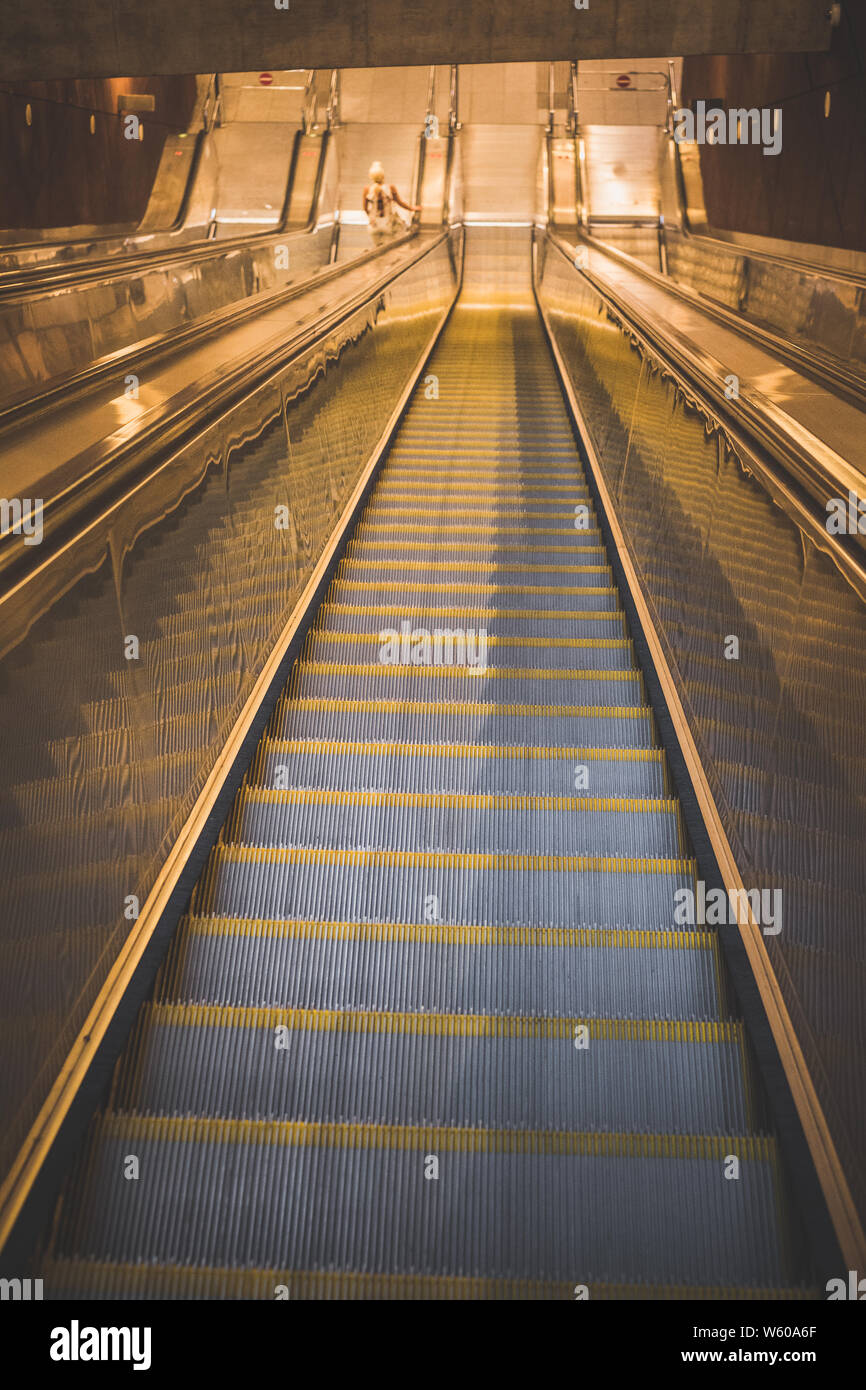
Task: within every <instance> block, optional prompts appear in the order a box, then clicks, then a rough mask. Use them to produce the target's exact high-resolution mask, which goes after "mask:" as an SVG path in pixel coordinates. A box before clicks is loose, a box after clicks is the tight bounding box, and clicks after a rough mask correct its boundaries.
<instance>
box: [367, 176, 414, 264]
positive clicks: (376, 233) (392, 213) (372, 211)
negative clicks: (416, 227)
mask: <svg viewBox="0 0 866 1390" xmlns="http://www.w3.org/2000/svg"><path fill="white" fill-rule="evenodd" d="M398 207H399V208H405V209H406V211H407V212H411V213H412V216H413V217H414V216H415V213H417V212H420V211H421V209H420V207H417V206H416V205H415V204H413V203H404V201H403V199H402V198H401V197H400V194H399V192H398V191H397V188H396V187H395V185H394V184H393V183H386V182H385V170H384V169H383V168H382V165H381V164H380V163H379V162H378V160H377V161H376V163H375V164H371V165H370V182H369V183H368V184H367V187H366V188H365V189H364V211H365V213H366V214H367V221H368V223H369V224H370V234H371V235H372V238H373V241H374V243H375V244H376V246H381V245H382V244H383V242H386V241H388V240H389V239H390V238H391V237H393V236H399V234H400V233H401V232H405V231H406V230H407V226H406V222H405V220H404V219H403V218H402V217H401V216H400V214H399V212H398V211H397V208H398Z"/></svg>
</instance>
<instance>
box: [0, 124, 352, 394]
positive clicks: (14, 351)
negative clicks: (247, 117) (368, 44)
mask: <svg viewBox="0 0 866 1390" xmlns="http://www.w3.org/2000/svg"><path fill="white" fill-rule="evenodd" d="M322 154H324V156H325V161H326V167H325V169H324V170H322V171H321V174H320V172H319V171H320V165H321V156H322ZM334 158H335V153H334V151H333V150H332V149H331V148H330V147H325V148H324V150H323V146H322V140H321V138H319V137H313V136H310V137H303V138H299V140H298V146H297V150H296V160H295V164H296V167H297V169H298V171H299V172H298V180H297V187H296V188H294V189H293V190H292V195H291V198H290V200H289V202H288V203H287V205H286V209H285V211H286V215H287V217H290V218H291V219H292V225H294V226H295V227H300V226H304V225H305V224H307V223H308V222H309V221H310V219H311V218H315V217H316V216H318V219H319V221H318V224H317V225H316V226H314V227H313V229H312V231H311V232H310V234H309V235H300V234H297V233H295V234H294V235H292V234H291V233H290V232H288V231H284V232H282V233H280V234H277V235H275V236H272V237H264V238H260V237H255V238H252V239H249V240H247V241H245V242H241V243H240V244H237V245H232V246H230V247H228V246H227V247H226V248H225V249H224V250H215V249H214V248H213V247H211V246H207V247H204V246H203V247H200V248H198V249H197V250H194V251H192V252H190V251H187V252H185V253H183V254H182V255H181V256H180V257H179V258H177V259H172V258H170V257H169V258H166V259H164V260H157V261H156V263H155V264H148V265H146V266H144V267H142V266H141V265H133V266H127V267H122V266H118V268H117V269H116V270H112V271H111V272H109V273H106V274H103V275H102V276H100V277H99V278H95V277H94V276H90V277H88V276H83V277H82V276H81V275H80V274H79V275H71V276H70V277H69V279H68V282H64V283H63V284H62V285H59V286H57V287H55V288H50V287H49V288H45V289H42V290H38V291H37V292H29V291H27V290H26V289H25V290H23V291H21V292H19V293H12V294H8V295H6V296H4V297H3V298H2V300H0V408H3V407H8V406H10V405H13V404H15V403H16V402H19V401H25V400H27V399H28V398H29V397H30V396H31V395H34V394H36V393H38V392H41V391H44V390H46V389H49V388H52V387H56V386H58V385H60V384H61V383H63V382H65V381H67V380H71V379H72V378H74V377H75V376H76V375H77V374H79V373H80V372H82V371H83V370H84V369H85V368H89V367H90V366H91V364H93V363H96V362H99V361H107V360H108V359H114V363H113V364H114V366H116V367H118V368H119V367H120V364H121V360H122V359H121V355H123V356H125V357H128V358H132V359H134V358H135V356H136V352H137V351H139V350H140V349H141V348H142V347H143V346H145V345H147V344H149V343H150V342H151V341H152V340H153V339H155V338H156V337H158V336H161V335H166V334H171V333H172V332H175V331H177V330H181V329H187V328H189V327H190V326H191V325H193V324H195V323H196V322H197V321H198V320H202V319H204V318H205V317H206V316H207V315H209V314H212V313H214V312H216V311H217V310H220V309H224V308H226V307H228V306H230V305H233V304H237V303H239V302H241V301H244V300H249V299H250V298H251V297H253V296H255V295H258V294H262V293H266V292H272V291H275V290H279V289H283V288H286V287H288V286H290V285H293V284H298V283H301V282H302V281H304V280H306V279H307V278H308V277H309V276H310V275H311V274H313V273H314V272H315V271H316V270H317V269H319V268H321V267H323V266H326V265H327V264H328V262H329V259H330V252H331V240H332V226H333V217H334V212H335V205H334V203H333V202H332V204H331V206H330V208H327V207H326V206H325V202H324V199H325V197H330V198H331V199H333V198H334V197H335V191H336V179H335V175H334V173H333V172H331V171H330V169H328V161H330V162H331V163H332V162H333V160H334ZM309 165H315V170H316V172H315V173H314V174H313V175H312V176H311V175H310V173H309ZM320 193H321V197H319V194H320ZM280 196H281V199H283V200H284V199H285V197H286V189H285V185H283V187H282V189H281V195H280ZM282 216H283V209H282V203H281V207H280V212H279V214H278V220H280V219H281V218H282ZM130 370H133V371H134V370H135V367H134V365H133V366H131V368H130Z"/></svg>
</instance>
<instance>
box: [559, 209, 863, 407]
mask: <svg viewBox="0 0 866 1390" xmlns="http://www.w3.org/2000/svg"><path fill="white" fill-rule="evenodd" d="M581 239H582V240H583V241H584V242H585V243H586V245H588V246H592V247H594V248H595V249H596V250H597V251H600V252H602V254H603V255H605V256H609V257H610V258H611V260H617V261H619V262H620V263H621V264H622V265H625V266H627V267H628V269H629V270H633V271H634V272H635V273H636V274H638V275H641V276H643V278H644V279H645V280H648V281H649V282H650V283H651V284H654V285H658V286H659V288H660V289H664V290H667V291H668V292H669V293H670V294H673V295H676V296H677V298H679V299H681V300H682V301H683V302H684V303H686V304H688V305H689V306H690V307H691V308H696V309H700V311H701V312H702V313H706V314H709V315H710V317H711V318H714V319H716V320H717V321H718V322H719V323H721V324H723V325H724V327H726V328H733V329H734V330H735V331H736V332H737V333H740V334H741V335H742V336H743V337H745V338H751V339H752V341H753V342H755V343H756V344H757V345H758V347H761V348H764V349H766V351H768V352H773V353H775V354H776V356H777V357H781V358H783V359H784V360H786V361H788V362H789V364H790V365H791V366H792V367H794V368H795V369H796V370H797V371H799V372H802V373H803V374H804V375H805V376H808V377H810V378H811V379H812V380H814V381H815V382H816V383H817V384H818V385H819V386H823V387H825V388H827V389H828V390H831V391H834V392H835V393H836V394H837V395H841V396H843V397H844V398H845V399H846V400H847V401H848V402H849V403H850V404H851V405H854V406H856V407H857V408H858V409H859V410H866V375H864V373H860V372H853V371H851V370H850V369H849V368H847V367H846V366H845V365H844V364H843V363H842V362H841V360H840V361H838V362H836V361H834V360H833V359H832V358H831V357H829V356H828V355H826V354H824V353H819V352H818V351H817V350H816V349H813V348H809V347H808V346H806V345H805V344H801V343H793V342H789V341H788V339H786V338H782V337H780V336H779V335H778V334H777V333H774V332H773V331H772V329H768V328H762V327H761V325H760V324H758V323H755V322H753V321H752V320H751V319H748V318H746V317H744V316H743V315H742V314H738V313H737V312H736V311H735V310H733V309H730V308H728V306H727V305H725V304H722V303H720V301H719V300H717V299H713V298H711V297H710V296H709V295H706V294H704V293H702V291H700V290H694V289H692V288H691V287H690V286H688V285H682V284H680V282H679V281H678V280H675V279H674V278H673V276H671V275H662V274H661V273H660V272H659V271H656V270H653V269H652V267H651V266H648V265H646V264H645V263H644V262H643V261H640V260H638V259H637V257H636V256H631V255H629V253H628V251H623V250H622V249H621V247H619V246H611V245H610V244H609V243H608V242H605V241H602V240H598V239H596V238H595V237H593V236H591V235H587V234H586V233H583V234H582V237H581ZM694 239H695V238H694V237H693V238H692V240H694ZM768 259H769V258H768ZM864 372H866V368H864Z"/></svg>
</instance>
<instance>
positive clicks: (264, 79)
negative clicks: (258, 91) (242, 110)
mask: <svg viewBox="0 0 866 1390" xmlns="http://www.w3.org/2000/svg"><path fill="white" fill-rule="evenodd" d="M273 80H274V74H273V73H272V72H260V73H259V82H260V83H261V84H262V86H263V87H270V85H271V83H272V82H273Z"/></svg>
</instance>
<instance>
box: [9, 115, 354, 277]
mask: <svg viewBox="0 0 866 1390" xmlns="http://www.w3.org/2000/svg"><path fill="white" fill-rule="evenodd" d="M202 133H203V132H202ZM302 136H303V132H302V131H300V130H297V131H295V139H294V143H293V146H292V157H291V161H290V163H289V173H288V178H287V183H286V191H285V194H284V197H283V203H282V210H281V213H280V218H279V220H278V222H277V223H276V225H275V226H273V227H270V228H268V229H267V230H266V231H263V232H243V233H241V235H240V236H236V237H225V238H221V239H220V240H219V241H217V242H214V241H207V240H205V239H204V238H203V237H200V238H198V239H197V240H195V241H189V242H184V243H182V244H179V245H178V246H170V245H169V246H158V247H155V248H154V249H153V250H151V251H135V252H133V253H132V254H130V255H127V256H125V255H122V254H119V255H117V256H108V257H103V259H102V260H93V261H81V262H75V261H73V262H65V263H64V264H62V265H56V264H52V265H50V266H45V265H34V266H28V267H25V268H23V269H11V270H0V301H2V300H7V299H14V298H16V297H17V296H18V295H22V296H26V297H27V298H28V299H30V298H31V297H32V298H34V299H35V298H36V297H37V296H38V295H40V294H56V293H57V292H58V290H63V289H67V288H69V289H77V288H78V287H79V286H80V285H83V284H86V283H89V282H90V281H92V280H111V279H118V280H119V279H124V278H126V277H127V276H130V275H133V274H134V273H135V272H136V271H146V270H152V269H153V268H154V266H173V265H175V264H177V265H180V264H183V263H184V262H186V261H190V260H203V261H204V260H212V259H213V258H214V257H217V256H220V255H223V256H224V255H226V254H228V253H229V252H235V253H236V252H238V251H242V250H244V248H245V247H247V246H252V247H258V246H265V245H267V243H268V241H269V240H273V238H275V237H279V236H285V235H286V232H287V231H288V232H289V234H290V235H304V234H306V233H308V232H310V231H312V230H313V228H314V227H315V225H316V219H317V217H318V214H319V197H320V194H321V188H322V177H323V172H324V163H325V160H326V158H327V154H328V146H329V143H330V132H327V131H326V132H324V133H323V134H322V135H321V136H317V137H316V138H317V139H320V140H321V142H322V147H321V152H320V156H319V167H318V169H317V172H316V180H315V184H314V191H313V198H312V200H311V207H310V214H309V216H308V218H307V221H306V222H305V223H304V224H303V225H299V226H297V227H291V228H289V227H287V222H286V219H287V215H288V209H289V205H290V203H291V196H292V184H293V181H294V173H295V169H296V166H297V158H298V151H299V149H300V140H301V137H302ZM185 196H186V195H185ZM174 234H176V233H175V232H174V231H173V230H169V231H166V232H158V231H154V232H145V233H142V234H139V235H142V236H144V237H148V238H153V239H156V238H157V237H168V236H171V235H174ZM102 239H103V240H105V241H112V240H118V239H119V238H115V237H110V236H107V237H105V238H102ZM133 239H135V238H134V236H133V237H131V238H130V240H133ZM90 240H91V241H97V240H100V238H97V237H93V238H91V239H90ZM67 244H68V243H66V242H58V243H57V245H60V246H64V245H67ZM9 249H10V250H14V249H15V248H14V247H11V248H9ZM5 250H6V248H0V258H2V255H3V254H4V252H5Z"/></svg>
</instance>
